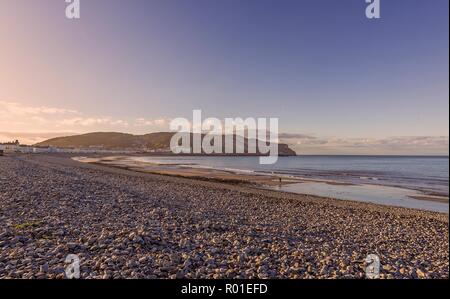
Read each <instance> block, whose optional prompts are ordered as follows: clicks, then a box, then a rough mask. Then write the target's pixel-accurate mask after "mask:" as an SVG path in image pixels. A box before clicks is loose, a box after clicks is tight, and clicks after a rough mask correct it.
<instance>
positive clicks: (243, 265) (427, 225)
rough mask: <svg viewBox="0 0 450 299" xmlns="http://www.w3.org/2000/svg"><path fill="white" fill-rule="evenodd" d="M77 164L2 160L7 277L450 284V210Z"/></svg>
mask: <svg viewBox="0 0 450 299" xmlns="http://www.w3.org/2000/svg"><path fill="white" fill-rule="evenodd" d="M71 158H72V156H70V155H17V156H5V157H0V170H1V175H0V186H1V187H2V188H1V191H0V203H1V205H2V208H3V209H2V212H1V220H2V223H4V225H3V226H2V228H1V230H0V247H1V248H2V251H1V253H0V263H2V265H3V266H2V267H0V277H1V278H8V277H15V278H62V277H63V276H64V274H63V271H62V269H64V258H65V256H66V255H67V254H69V253H74V254H78V255H80V258H81V261H82V267H83V272H82V277H83V278H339V277H341V278H345V277H346V278H363V277H364V275H365V271H364V269H365V268H364V267H363V266H364V265H363V264H364V262H363V261H364V259H365V257H366V256H367V255H368V254H377V255H379V256H380V259H381V263H382V269H381V275H382V278H448V263H449V257H448V214H444V213H436V212H428V211H422V210H414V209H406V208H400V207H391V206H382V205H376V204H371V203H363V202H355V201H345V200H335V199H330V198H321V197H317V196H306V195H299V194H293V193H285V192H278V191H275V190H263V189H260V188H254V186H251V185H247V184H240V183H236V184H229V183H221V182H218V181H206V180H205V181H203V180H194V179H192V178H184V177H175V176H169V175H158V174H151V173H142V172H136V171H130V170H127V169H120V168H116V167H110V166H105V165H97V164H91V163H80V162H77V161H74V160H72V159H71ZM41 249H42V250H41ZM36 250H38V251H42V252H41V253H38V254H37V258H33V257H27V254H32V252H36ZM35 255H36V254H35ZM24 256H25V257H26V258H24Z"/></svg>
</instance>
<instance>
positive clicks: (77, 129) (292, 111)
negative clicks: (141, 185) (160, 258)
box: [0, 0, 449, 155]
mask: <svg viewBox="0 0 450 299" xmlns="http://www.w3.org/2000/svg"><path fill="white" fill-rule="evenodd" d="M80 4H81V18H80V19H79V20H69V19H67V18H66V16H65V8H66V5H67V4H66V3H65V1H64V0H39V1H27V0H0V141H8V140H12V139H17V138H18V139H20V140H21V141H22V142H23V143H34V142H38V141H42V140H43V139H46V138H50V137H55V136H62V135H69V134H76V133H86V132H94V131H119V132H126V133H133V134H144V133H149V132H156V131H168V124H169V122H170V120H171V119H174V118H177V117H186V118H189V119H191V118H192V110H194V109H201V110H202V112H203V115H204V117H216V118H219V119H224V118H226V117H232V118H236V117H242V118H246V117H277V118H279V125H280V133H281V134H282V137H283V138H282V141H284V142H287V143H289V144H290V145H291V146H292V147H293V148H294V149H295V150H297V151H298V152H299V153H303V154H427V155H428V154H444V155H448V135H449V131H448V130H449V114H448V113H449V100H448V99H449V77H448V76H449V69H448V68H449V60H448V59H449V58H448V57H449V52H448V51H449V50H448V49H449V45H448V36H449V16H448V11H449V7H448V6H449V1H448V0H433V1H428V0H388V1H386V0H381V1H380V4H381V18H380V19H368V18H366V15H365V9H366V6H367V4H366V3H365V0H343V1H335V0H320V1H318V0H277V1H275V0H227V1H225V0H217V1H210V0H178V1H176V0H127V1H120V0H80Z"/></svg>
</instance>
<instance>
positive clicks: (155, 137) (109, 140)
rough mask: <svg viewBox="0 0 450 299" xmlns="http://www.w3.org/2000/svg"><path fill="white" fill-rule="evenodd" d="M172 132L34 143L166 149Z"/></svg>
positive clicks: (285, 151)
mask: <svg viewBox="0 0 450 299" xmlns="http://www.w3.org/2000/svg"><path fill="white" fill-rule="evenodd" d="M174 134H175V133H170V132H160V133H150V134H145V135H132V134H125V133H115V132H96V133H88V134H82V135H75V136H67V137H57V138H52V139H49V140H46V141H43V142H40V143H38V144H36V146H54V147H60V148H103V149H108V150H125V149H128V150H168V149H169V147H170V140H171V138H172V136H173V135H174ZM191 138H192V136H191ZM223 138H224V137H223ZM247 143H248V140H247V139H244V144H245V146H246V145H247ZM224 144H225V143H224ZM279 154H280V155H287V156H293V155H295V152H294V151H293V150H291V149H290V148H289V146H288V145H286V144H279Z"/></svg>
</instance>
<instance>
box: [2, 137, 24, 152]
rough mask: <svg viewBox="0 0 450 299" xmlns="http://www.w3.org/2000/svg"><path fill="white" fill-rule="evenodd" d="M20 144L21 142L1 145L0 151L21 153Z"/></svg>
mask: <svg viewBox="0 0 450 299" xmlns="http://www.w3.org/2000/svg"><path fill="white" fill-rule="evenodd" d="M19 148H20V143H19V140H16V141H13V142H6V143H0V150H2V151H3V152H4V153H16V152H19Z"/></svg>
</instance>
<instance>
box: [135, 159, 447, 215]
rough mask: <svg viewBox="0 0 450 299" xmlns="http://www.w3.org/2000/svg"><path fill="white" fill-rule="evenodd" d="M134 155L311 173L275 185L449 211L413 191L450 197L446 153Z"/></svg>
mask: <svg viewBox="0 0 450 299" xmlns="http://www.w3.org/2000/svg"><path fill="white" fill-rule="evenodd" d="M135 159H136V160H139V161H141V162H150V163H157V164H173V165H178V166H181V167H192V168H209V169H218V170H225V171H230V172H236V173H251V174H260V175H277V176H280V177H282V178H283V177H284V178H302V179H310V180H312V182H310V183H306V184H305V183H297V184H288V185H284V184H283V185H282V186H281V185H280V186H278V187H275V188H277V189H278V190H280V191H287V192H295V193H302V194H311V195H318V196H326V197H333V198H338V199H349V200H359V201H366V202H373V203H379V204H386V205H394V206H401V207H413V208H418V209H425V210H431V211H439V212H447V213H448V203H442V202H434V201H429V200H417V199H414V198H412V197H411V195H419V196H420V195H428V196H439V197H447V198H448V195H449V158H448V156H295V157H279V159H278V162H277V163H276V164H273V165H261V164H259V158H258V157H248V156H242V157H235V156H176V157H173V156H167V157H154V156H150V157H135ZM320 181H331V182H339V183H349V184H329V183H328V184H326V183H323V182H320Z"/></svg>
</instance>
